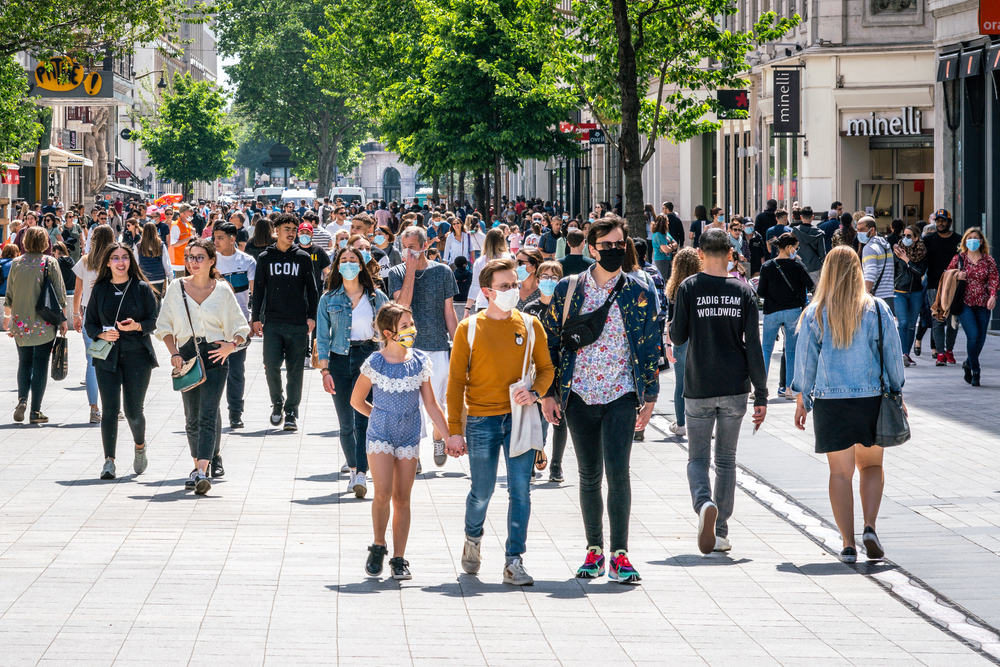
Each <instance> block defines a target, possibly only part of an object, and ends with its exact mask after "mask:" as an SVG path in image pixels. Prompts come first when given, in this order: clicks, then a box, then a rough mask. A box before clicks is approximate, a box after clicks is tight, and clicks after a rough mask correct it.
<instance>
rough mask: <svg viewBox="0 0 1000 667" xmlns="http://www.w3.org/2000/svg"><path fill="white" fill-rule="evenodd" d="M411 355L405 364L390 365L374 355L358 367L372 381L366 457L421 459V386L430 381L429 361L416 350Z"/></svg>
mask: <svg viewBox="0 0 1000 667" xmlns="http://www.w3.org/2000/svg"><path fill="white" fill-rule="evenodd" d="M412 353H413V356H412V357H411V358H410V359H409V360H408V361H404V362H402V363H399V364H393V363H390V362H388V361H386V358H385V357H383V356H382V353H381V352H375V353H374V354H372V355H371V356H370V357H368V358H367V359H365V362H364V363H363V364H361V374H362V375H364V376H366V377H367V378H368V379H369V380H371V382H372V414H371V417H370V418H369V420H368V433H367V444H366V447H365V451H366V452H367V453H369V454H391V455H392V456H394V457H395V458H397V459H416V458H419V457H420V418H419V417H418V415H419V414H420V386H421V385H422V384H423V383H424V382H426V381H427V380H430V379H431V360H430V359H429V358H428V357H427V355H426V354H424V353H423V352H421V351H419V350H412Z"/></svg>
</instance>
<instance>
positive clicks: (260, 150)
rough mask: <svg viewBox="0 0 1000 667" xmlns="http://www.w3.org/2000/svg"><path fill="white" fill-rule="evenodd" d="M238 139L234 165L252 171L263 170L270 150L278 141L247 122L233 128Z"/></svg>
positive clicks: (235, 138)
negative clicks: (264, 134) (267, 136)
mask: <svg viewBox="0 0 1000 667" xmlns="http://www.w3.org/2000/svg"><path fill="white" fill-rule="evenodd" d="M233 139H234V140H235V141H236V152H235V153H234V155H233V166H235V167H237V168H239V169H249V170H250V171H251V173H255V172H258V171H262V170H263V166H262V165H263V164H264V163H265V162H267V160H268V157H269V155H268V151H270V150H271V146H274V145H275V144H276V143H278V142H276V141H274V140H272V139H267V138H265V137H264V136H262V135H261V133H260V132H258V131H257V128H255V127H252V126H250V125H247V124H238V125H236V127H235V128H234V130H233Z"/></svg>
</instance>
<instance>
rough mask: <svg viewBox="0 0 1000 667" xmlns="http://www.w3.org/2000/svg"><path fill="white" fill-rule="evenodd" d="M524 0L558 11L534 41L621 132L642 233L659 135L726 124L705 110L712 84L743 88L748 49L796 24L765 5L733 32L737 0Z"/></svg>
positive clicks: (628, 190) (539, 9)
mask: <svg viewBox="0 0 1000 667" xmlns="http://www.w3.org/2000/svg"><path fill="white" fill-rule="evenodd" d="M527 1H530V2H533V6H534V11H535V12H536V13H538V14H541V15H547V14H551V15H554V16H558V17H559V19H558V20H557V21H556V22H555V23H554V24H550V27H547V28H546V29H543V30H539V31H537V32H536V33H534V35H535V37H536V39H535V40H534V42H535V44H536V45H537V48H538V51H539V52H540V53H544V54H546V55H547V56H548V58H547V60H546V63H547V66H548V67H550V68H551V69H552V70H553V72H554V73H555V74H557V75H558V76H559V77H561V78H562V79H563V80H564V81H565V82H566V83H568V84H569V85H571V86H572V87H573V90H574V92H575V93H576V94H577V95H579V96H580V98H581V99H582V100H583V101H584V103H585V105H586V107H587V109H588V110H589V111H590V113H591V114H592V115H593V117H594V118H596V119H598V122H599V123H601V125H602V127H604V128H605V130H606V134H607V136H608V137H609V138H612V139H614V140H615V142H616V144H617V148H618V150H619V152H620V154H621V161H622V167H623V170H624V172H625V213H626V217H627V218H628V219H629V225H630V230H631V232H632V234H633V235H636V236H645V235H646V231H645V230H646V225H645V219H644V217H643V215H642V209H643V203H644V201H645V200H644V199H643V195H642V168H643V166H644V165H645V164H646V162H648V161H649V159H650V158H651V157H652V155H653V152H654V149H655V142H656V139H657V138H660V137H665V138H667V139H669V140H670V141H672V142H674V143H680V142H683V141H686V140H688V139H690V138H692V137H694V136H697V135H699V134H702V133H704V132H708V131H711V130H715V129H718V128H719V127H721V123H719V122H717V121H714V120H710V119H709V118H707V116H708V114H711V113H717V112H719V111H721V107H720V106H719V104H718V101H717V100H716V99H715V97H714V96H713V95H712V94H711V92H712V91H715V90H718V89H720V88H742V87H743V86H744V85H745V82H744V80H743V79H742V78H741V74H743V73H744V72H745V71H746V70H747V69H748V67H747V64H746V55H747V53H749V52H750V51H751V50H752V49H753V48H755V47H756V46H757V45H759V44H762V43H764V42H767V41H771V40H776V39H780V38H781V37H782V36H783V35H784V34H785V33H786V32H788V31H789V30H790V29H791V28H792V27H794V26H795V25H797V23H798V16H797V15H796V16H795V17H794V18H792V19H784V18H782V19H778V18H776V15H775V14H774V12H766V13H764V14H762V15H761V16H760V17H757V18H756V19H755V21H754V26H753V27H752V28H751V29H750V30H748V31H745V32H742V31H737V32H731V31H729V30H726V29H725V28H724V27H722V26H723V25H724V24H725V21H724V20H723V19H724V18H725V17H728V16H731V15H733V14H735V13H736V5H735V3H734V2H733V0H573V12H572V14H569V15H566V14H561V13H559V12H558V5H559V2H558V0H527ZM542 25H544V24H542ZM647 91H655V93H656V96H655V98H652V97H650V96H648V95H647ZM730 113H732V112H730ZM731 117H735V116H731ZM640 133H641V134H643V135H644V136H645V138H646V146H645V147H643V146H642V145H641V143H640V137H639V135H640ZM615 194H617V193H615Z"/></svg>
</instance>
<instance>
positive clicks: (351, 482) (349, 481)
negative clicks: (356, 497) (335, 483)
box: [347, 468, 358, 493]
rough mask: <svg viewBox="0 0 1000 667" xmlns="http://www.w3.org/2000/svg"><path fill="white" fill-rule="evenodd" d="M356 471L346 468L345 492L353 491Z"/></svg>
mask: <svg viewBox="0 0 1000 667" xmlns="http://www.w3.org/2000/svg"><path fill="white" fill-rule="evenodd" d="M357 476H358V475H357V473H355V472H354V471H353V470H351V469H350V468H348V470H347V492H348V493H354V481H355V479H356V478H357Z"/></svg>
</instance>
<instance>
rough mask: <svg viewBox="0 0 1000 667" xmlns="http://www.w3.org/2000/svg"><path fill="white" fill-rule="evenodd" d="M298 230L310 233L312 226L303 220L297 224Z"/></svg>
mask: <svg viewBox="0 0 1000 667" xmlns="http://www.w3.org/2000/svg"><path fill="white" fill-rule="evenodd" d="M299 231H300V232H309V233H310V234H312V232H313V226H312V225H310V224H309V223H308V222H303V223H302V224H301V225H299Z"/></svg>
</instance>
